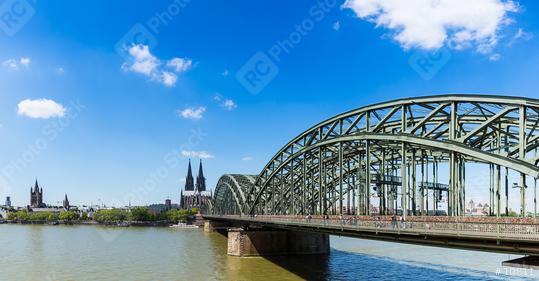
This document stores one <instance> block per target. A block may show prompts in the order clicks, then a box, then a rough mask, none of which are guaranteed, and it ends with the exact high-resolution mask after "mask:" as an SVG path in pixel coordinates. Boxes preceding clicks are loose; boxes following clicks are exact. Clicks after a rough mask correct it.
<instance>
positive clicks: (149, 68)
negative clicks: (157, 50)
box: [122, 44, 192, 87]
mask: <svg viewBox="0 0 539 281" xmlns="http://www.w3.org/2000/svg"><path fill="white" fill-rule="evenodd" d="M127 54H128V55H129V59H128V60H127V61H126V62H124V63H123V64H122V69H123V70H125V71H132V72H135V73H139V74H142V75H144V76H147V77H148V78H150V79H151V80H152V81H156V82H159V83H162V84H163V85H165V86H167V87H174V86H175V85H176V81H177V80H178V76H177V75H176V74H174V73H173V72H170V71H165V70H163V67H162V63H161V60H160V59H158V58H157V57H156V56H154V55H153V54H152V53H151V52H150V48H149V47H148V46H147V45H141V44H137V45H132V46H131V47H130V48H128V49H127ZM191 65H192V61H191V60H188V59H182V58H173V59H171V60H169V61H168V62H167V64H166V66H167V67H170V68H173V70H174V71H175V72H177V73H179V72H185V71H187V70H188V69H189V68H190V67H191Z"/></svg>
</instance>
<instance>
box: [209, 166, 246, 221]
mask: <svg viewBox="0 0 539 281" xmlns="http://www.w3.org/2000/svg"><path fill="white" fill-rule="evenodd" d="M255 180H256V176H251V175H234V174H227V175H223V176H221V178H219V181H218V182H217V185H216V187H215V192H214V196H213V198H212V200H210V201H211V204H210V208H211V211H212V212H213V213H219V214H227V215H241V214H243V213H244V209H245V206H246V204H247V201H246V197H245V194H246V192H247V191H249V190H251V189H252V186H253V185H254V183H255Z"/></svg>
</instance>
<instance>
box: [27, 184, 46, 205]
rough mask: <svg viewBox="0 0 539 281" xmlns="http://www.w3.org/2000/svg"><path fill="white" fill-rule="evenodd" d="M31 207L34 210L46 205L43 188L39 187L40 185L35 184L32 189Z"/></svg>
mask: <svg viewBox="0 0 539 281" xmlns="http://www.w3.org/2000/svg"><path fill="white" fill-rule="evenodd" d="M30 207H32V208H44V207H46V206H45V203H43V188H40V187H39V184H38V183H37V180H36V183H35V184H34V188H33V189H32V188H31V187H30Z"/></svg>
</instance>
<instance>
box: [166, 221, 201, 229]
mask: <svg viewBox="0 0 539 281" xmlns="http://www.w3.org/2000/svg"><path fill="white" fill-rule="evenodd" d="M170 227H171V228H198V226H196V225H192V224H186V223H184V222H179V223H177V224H173V225H171V226H170Z"/></svg>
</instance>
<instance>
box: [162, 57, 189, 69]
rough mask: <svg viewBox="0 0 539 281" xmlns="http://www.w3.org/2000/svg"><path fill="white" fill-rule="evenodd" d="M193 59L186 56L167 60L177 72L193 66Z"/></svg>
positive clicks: (168, 64)
mask: <svg viewBox="0 0 539 281" xmlns="http://www.w3.org/2000/svg"><path fill="white" fill-rule="evenodd" d="M192 65H193V61H191V60H190V59H184V58H173V59H171V60H169V61H168V62H167V66H168V67H171V68H173V69H174V71H176V72H185V71H187V70H189V69H190V68H191V66H192Z"/></svg>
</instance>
